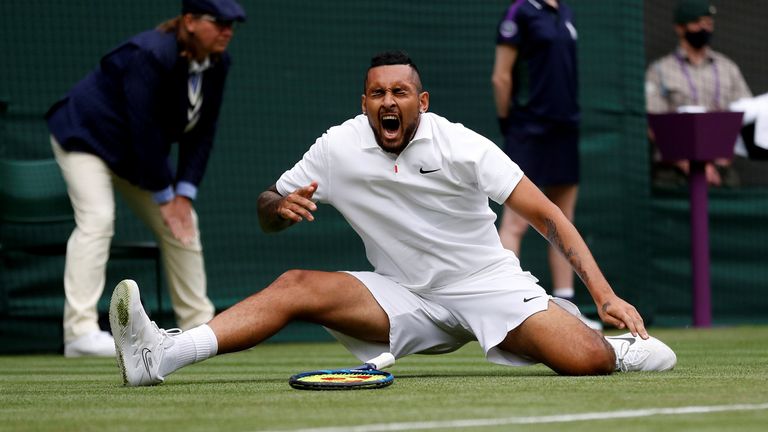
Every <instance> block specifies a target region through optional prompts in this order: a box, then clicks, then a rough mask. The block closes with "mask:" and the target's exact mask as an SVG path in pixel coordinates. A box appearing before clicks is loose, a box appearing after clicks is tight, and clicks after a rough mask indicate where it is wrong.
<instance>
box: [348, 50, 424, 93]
mask: <svg viewBox="0 0 768 432" xmlns="http://www.w3.org/2000/svg"><path fill="white" fill-rule="evenodd" d="M390 65H408V66H410V67H411V68H412V69H413V71H414V72H415V73H416V77H417V80H416V84H417V87H418V91H421V90H422V89H421V74H419V68H418V67H416V63H414V62H413V59H411V57H410V56H409V55H408V53H406V52H405V51H401V50H393V51H383V52H380V53H378V54H376V55H375V56H373V57H371V65H370V66H368V69H366V71H365V80H363V93H365V89H366V87H367V86H368V72H369V71H370V70H371V69H373V68H375V67H379V66H390Z"/></svg>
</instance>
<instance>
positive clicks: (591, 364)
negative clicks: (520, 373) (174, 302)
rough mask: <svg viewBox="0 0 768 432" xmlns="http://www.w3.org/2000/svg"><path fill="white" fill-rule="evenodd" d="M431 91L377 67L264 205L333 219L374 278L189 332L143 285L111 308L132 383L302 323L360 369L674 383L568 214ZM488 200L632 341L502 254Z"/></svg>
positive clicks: (272, 219) (305, 291) (275, 224)
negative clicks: (453, 355)
mask: <svg viewBox="0 0 768 432" xmlns="http://www.w3.org/2000/svg"><path fill="white" fill-rule="evenodd" d="M428 108H429V93H427V92H426V91H424V90H423V88H422V84H421V80H420V77H419V72H418V69H417V68H416V65H415V64H414V63H413V61H412V60H411V59H410V58H409V57H408V56H407V55H406V54H404V53H402V52H386V53H382V54H379V55H377V56H375V57H374V58H373V59H372V60H371V65H370V67H369V69H368V71H367V74H366V76H365V84H364V94H363V96H362V114H361V115H358V116H356V117H355V118H353V119H350V120H347V121H346V122H344V123H343V124H341V125H339V126H335V127H332V128H330V129H329V130H328V131H327V132H326V133H325V134H323V135H322V136H321V137H320V138H318V139H317V141H316V142H315V143H314V145H312V146H311V147H310V148H309V150H308V151H307V152H306V154H304V157H303V158H302V159H301V160H300V161H299V162H298V163H296V165H294V166H293V168H291V169H290V170H288V171H286V172H285V173H284V174H283V175H282V176H281V177H280V178H279V179H278V181H277V183H276V185H274V186H273V187H271V188H270V189H269V190H267V191H265V192H263V193H262V194H261V195H260V197H259V220H260V223H261V227H262V229H263V230H264V231H266V232H276V231H280V230H282V229H285V228H288V227H290V226H292V225H294V224H297V223H301V222H305V221H306V222H312V221H314V220H315V217H314V215H313V212H314V211H315V210H316V209H317V204H316V203H317V202H320V203H327V204H330V205H332V206H334V207H335V208H336V209H337V210H338V211H339V212H341V214H342V215H343V216H344V217H345V218H346V220H347V221H348V222H349V224H350V225H351V226H352V228H354V229H355V231H356V232H357V233H358V234H359V235H360V237H361V239H362V240H363V243H364V245H365V249H366V255H367V257H368V260H369V261H370V263H371V264H372V265H373V268H374V271H350V272H323V271H312V270H291V271H288V272H286V273H284V274H283V275H281V276H280V277H278V278H277V279H276V280H275V281H274V282H273V283H272V284H270V285H269V286H268V287H267V288H265V289H263V290H261V291H259V292H258V293H256V294H254V295H252V296H250V297H248V298H246V299H245V300H243V301H241V302H240V303H238V304H236V305H234V306H233V307H231V308H230V309H228V310H226V311H224V312H222V313H221V314H219V315H217V316H216V317H214V318H213V319H212V320H211V321H210V322H209V323H208V324H204V325H201V326H198V327H196V328H194V329H191V330H189V331H186V332H184V333H179V332H178V331H166V330H161V329H158V328H157V326H156V325H155V324H154V322H151V321H150V320H149V318H148V317H147V315H146V313H145V312H144V309H143V308H142V306H141V302H140V299H139V290H138V287H137V286H136V284H135V283H134V282H133V281H130V280H126V281H123V282H121V283H119V284H118V285H117V287H116V288H115V292H114V294H113V297H112V303H111V306H110V323H111V325H112V332H113V335H114V337H115V340H116V346H117V351H118V364H119V365H120V367H121V369H122V374H123V380H124V383H125V384H126V385H130V386H137V385H151V384H157V383H160V382H163V380H164V379H165V377H166V376H168V374H170V373H172V372H173V371H175V370H178V369H179V368H181V367H183V366H186V365H188V364H191V363H194V362H198V361H202V360H205V359H207V358H209V357H212V356H214V355H216V354H223V353H229V352H234V351H240V350H244V349H247V348H250V347H252V346H254V345H256V344H258V343H260V342H262V341H264V340H266V339H267V338H269V337H270V336H272V335H273V334H275V333H276V332H277V331H279V330H280V329H281V328H283V327H284V326H285V325H286V324H288V323H289V322H290V321H293V320H302V321H309V322H314V323H318V324H321V325H323V326H325V327H326V328H327V329H329V331H330V332H331V333H332V334H333V335H334V336H336V337H337V338H338V340H339V341H340V342H341V343H342V344H344V345H345V346H346V347H347V349H349V351H350V352H352V353H353V354H354V355H355V356H357V357H358V358H359V359H361V360H362V361H365V360H367V359H369V358H372V357H374V356H376V355H379V354H381V353H383V352H391V353H392V354H393V355H394V356H395V358H400V357H403V356H407V355H410V354H417V353H430V354H433V353H445V352H450V351H454V350H456V349H458V348H459V347H461V346H462V345H464V344H466V343H467V342H470V341H474V340H477V341H478V342H479V343H480V346H481V347H482V348H483V350H484V352H485V355H486V357H487V359H488V360H489V361H491V362H494V363H499V364H505V365H512V366H518V365H529V364H534V363H543V364H545V365H547V366H548V367H550V368H551V369H553V370H554V371H556V372H557V373H559V374H563V375H599V374H609V373H612V372H614V371H617V370H621V371H639V370H642V371H663V370H668V369H671V368H672V367H674V365H675V363H676V361H677V358H676V356H675V354H674V352H673V351H672V350H671V349H670V348H669V347H668V346H666V345H665V344H664V343H662V342H661V341H659V340H658V339H655V338H653V337H651V336H649V334H648V332H647V330H646V328H645V326H644V324H643V319H642V318H641V316H640V314H639V313H638V312H637V310H636V309H635V308H634V307H633V306H632V305H630V304H629V303H627V302H626V301H624V300H622V299H621V298H619V297H618V296H617V295H616V294H615V293H614V292H613V290H612V289H611V286H610V285H609V284H608V282H607V281H606V279H605V277H604V276H603V274H602V273H601V271H600V269H599V268H598V266H597V264H596V262H595V260H594V259H593V257H592V255H591V253H590V251H589V250H588V248H587V246H586V244H585V242H584V241H583V239H582V238H581V236H580V235H579V234H578V232H577V231H576V229H575V228H574V226H573V225H572V224H571V223H570V222H569V221H568V218H566V217H565V216H564V215H563V213H562V212H561V211H560V209H559V208H558V207H557V206H556V205H554V204H553V203H552V202H551V201H549V200H548V199H547V198H546V197H545V196H544V195H543V194H542V192H541V191H540V190H539V189H538V188H537V187H536V186H535V185H534V184H533V183H532V182H531V181H530V180H528V179H527V178H526V177H525V175H524V174H523V172H522V171H521V170H520V168H519V167H518V166H517V165H516V164H515V163H514V162H512V161H511V160H510V159H509V157H507V156H506V154H505V153H504V152H503V151H501V150H500V149H499V148H498V147H497V146H496V145H495V144H494V143H493V142H491V141H490V140H488V139H486V138H484V137H482V136H480V135H478V134H477V133H475V132H473V131H471V130H469V129H467V128H466V127H464V126H462V125H461V124H458V123H451V122H450V121H448V120H446V119H445V118H443V117H440V116H438V115H436V114H433V113H428V112H427V110H428ZM488 198H491V199H493V200H494V201H496V202H497V203H500V204H505V205H507V206H510V207H511V208H512V209H514V210H515V211H516V212H517V213H518V214H520V215H522V216H524V217H525V218H526V219H527V220H528V221H529V222H530V223H531V225H532V226H533V227H534V228H536V229H537V230H538V231H539V232H540V233H541V234H542V235H543V236H544V237H546V238H547V240H549V242H550V243H552V244H553V245H554V246H555V247H557V248H558V249H559V250H560V251H561V252H562V253H563V255H564V256H565V257H566V258H567V259H568V261H569V263H570V264H571V266H572V267H573V269H574V270H575V272H576V273H577V274H578V275H579V276H580V277H581V279H582V280H583V281H584V283H585V285H586V286H587V288H588V290H589V292H590V294H591V295H592V297H593V299H594V301H595V304H596V305H597V308H598V312H599V315H600V318H601V319H602V320H603V321H604V322H605V323H607V324H610V325H612V326H616V327H618V328H620V329H627V330H629V333H627V334H625V335H622V336H619V337H603V336H602V335H601V334H600V333H598V332H596V331H594V330H592V329H590V328H589V327H587V326H586V325H585V324H584V323H582V322H581V321H580V320H579V319H578V318H577V316H578V314H579V312H578V309H577V308H576V306H574V305H573V304H571V303H568V302H566V301H563V300H561V299H557V298H553V297H550V296H549V295H548V294H547V293H546V292H545V291H544V289H543V288H542V287H540V286H539V285H538V284H537V279H536V278H535V277H533V276H532V275H531V274H530V273H528V272H526V271H523V270H522V269H521V268H520V262H519V260H518V258H517V257H516V256H515V255H514V253H512V252H511V251H509V250H507V249H504V248H503V247H502V245H501V242H500V240H499V236H498V233H497V230H496V227H495V226H494V221H495V218H496V216H495V214H494V213H493V211H492V210H491V209H490V208H489V206H488Z"/></svg>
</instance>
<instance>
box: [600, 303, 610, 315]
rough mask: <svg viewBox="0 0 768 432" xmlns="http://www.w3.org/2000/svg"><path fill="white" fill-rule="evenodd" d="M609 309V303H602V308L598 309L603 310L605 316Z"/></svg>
mask: <svg viewBox="0 0 768 432" xmlns="http://www.w3.org/2000/svg"><path fill="white" fill-rule="evenodd" d="M609 307H611V302H605V303H603V306H601V307H600V309H602V310H603V313H604V314H607V313H608V308H609Z"/></svg>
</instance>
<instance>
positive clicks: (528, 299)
mask: <svg viewBox="0 0 768 432" xmlns="http://www.w3.org/2000/svg"><path fill="white" fill-rule="evenodd" d="M539 297H541V296H535V297H528V298H524V299H523V303H528V302H529V301H531V300H533V299H537V298H539Z"/></svg>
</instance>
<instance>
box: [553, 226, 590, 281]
mask: <svg viewBox="0 0 768 432" xmlns="http://www.w3.org/2000/svg"><path fill="white" fill-rule="evenodd" d="M544 225H545V226H546V230H547V231H546V237H547V241H549V243H550V244H551V245H552V246H554V247H556V248H557V249H558V250H559V251H560V252H561V253H562V254H563V256H564V257H565V259H566V260H568V262H569V263H570V264H571V267H573V271H575V272H576V274H577V275H579V277H580V278H581V280H582V281H584V283H585V284H586V283H588V282H589V275H588V274H587V272H586V271H584V267H583V266H582V263H581V258H580V257H579V254H578V253H576V251H575V250H573V248H566V247H565V244H564V243H563V239H562V237H560V233H559V232H558V231H557V225H555V221H553V220H552V219H546V220H544Z"/></svg>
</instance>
